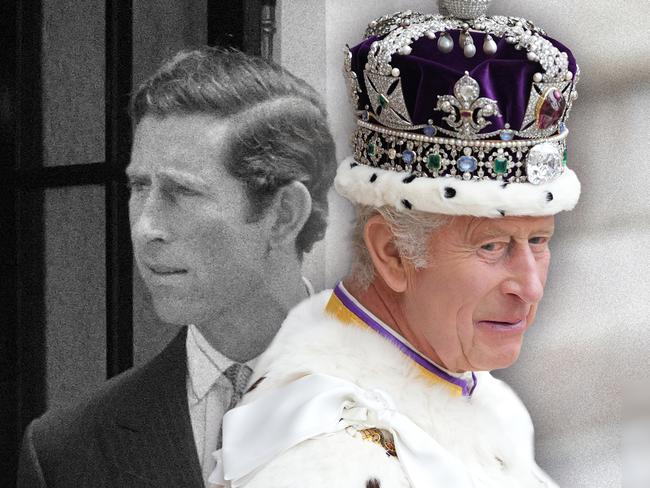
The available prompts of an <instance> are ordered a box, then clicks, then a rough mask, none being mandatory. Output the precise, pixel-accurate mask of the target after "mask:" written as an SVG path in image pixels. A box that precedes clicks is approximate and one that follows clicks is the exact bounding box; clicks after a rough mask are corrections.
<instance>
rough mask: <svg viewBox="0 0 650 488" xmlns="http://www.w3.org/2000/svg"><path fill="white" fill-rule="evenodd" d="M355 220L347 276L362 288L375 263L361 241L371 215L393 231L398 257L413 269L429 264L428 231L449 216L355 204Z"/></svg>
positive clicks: (364, 286) (369, 281)
mask: <svg viewBox="0 0 650 488" xmlns="http://www.w3.org/2000/svg"><path fill="white" fill-rule="evenodd" d="M356 212H357V219H356V222H355V226H354V230H353V232H352V248H353V253H354V254H353V259H352V271H351V276H350V278H351V279H352V281H354V283H355V284H356V285H357V286H358V287H360V288H361V289H362V290H365V289H367V288H368V287H369V286H370V284H371V283H372V281H373V280H374V278H375V266H374V264H373V262H372V258H371V257H370V253H369V252H368V248H367V246H366V243H365V240H364V237H363V236H364V229H365V227H366V224H367V223H368V221H369V220H370V218H371V217H373V216H374V215H381V216H382V217H383V219H384V220H385V221H386V223H387V224H388V226H389V227H390V229H391V232H392V233H393V236H394V239H395V241H394V242H395V246H396V247H397V250H398V251H399V253H400V256H401V257H402V258H403V259H405V260H407V261H409V262H410V263H411V264H412V265H413V267H414V268H415V269H422V268H425V267H426V266H427V265H428V264H429V259H428V257H429V256H428V254H429V253H428V245H427V244H428V241H429V238H430V237H431V233H432V232H433V231H435V230H436V229H439V228H440V227H442V226H444V225H446V224H448V223H449V222H450V221H451V219H452V217H450V216H448V215H441V214H433V213H429V212H422V211H418V210H409V211H404V210H397V209H396V208H395V207H393V206H389V205H384V206H382V207H371V206H367V205H356Z"/></svg>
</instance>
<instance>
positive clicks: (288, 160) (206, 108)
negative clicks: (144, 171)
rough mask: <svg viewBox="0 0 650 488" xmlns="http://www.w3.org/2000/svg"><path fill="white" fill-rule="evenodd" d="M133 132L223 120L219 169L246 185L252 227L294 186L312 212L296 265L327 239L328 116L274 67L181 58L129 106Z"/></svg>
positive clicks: (232, 53)
mask: <svg viewBox="0 0 650 488" xmlns="http://www.w3.org/2000/svg"><path fill="white" fill-rule="evenodd" d="M130 109H131V117H132V119H133V122H134V127H137V124H138V123H139V122H140V121H141V120H142V118H143V117H145V116H154V117H166V116H169V115H191V114H206V115H210V116H213V117H215V118H217V119H225V120H228V123H229V124H228V127H229V135H228V137H226V140H224V155H225V157H224V161H225V165H226V169H227V170H228V172H229V173H230V174H231V175H233V176H234V177H236V178H239V179H240V180H242V181H244V182H245V184H246V188H247V193H248V197H249V200H250V203H251V213H250V219H251V221H255V220H257V219H259V218H260V217H262V215H263V214H264V211H265V209H266V208H267V206H268V204H269V202H270V201H271V199H272V198H273V197H274V195H275V194H276V192H277V190H278V189H279V188H281V187H282V186H283V185H286V184H289V183H291V182H292V181H299V182H301V183H303V184H304V185H305V187H307V189H308V190H309V193H310V194H311V198H312V211H311V215H310V216H309V219H308V220H307V222H306V224H305V226H304V227H303V229H302V231H301V232H300V234H299V235H298V238H297V240H296V251H297V252H298V255H299V256H300V257H302V255H303V253H305V252H309V250H311V248H312V245H313V244H314V243H315V242H318V241H319V240H321V239H322V238H323V236H324V235H325V227H326V223H327V192H328V190H329V188H330V186H331V185H332V181H333V179H334V173H335V171H336V155H335V146H334V140H333V139H332V135H331V133H330V131H329V127H328V124H327V112H326V110H325V107H324V105H323V102H322V101H321V99H320V97H319V95H318V94H317V93H316V91H315V90H314V89H313V88H312V87H311V86H309V85H308V84H307V83H306V82H304V81H303V80H301V79H300V78H297V77H296V76H294V75H292V74H291V73H289V72H288V71H287V70H285V69H283V68H282V67H280V66H279V65H277V64H275V63H273V62H270V61H266V60H264V59H262V58H259V57H254V56H249V55H247V54H244V53H242V52H239V51H236V50H225V49H220V48H211V47H206V48H202V49H197V50H191V51H181V52H179V53H177V54H176V55H175V56H174V57H173V58H172V59H170V60H169V61H168V62H166V63H165V64H164V65H163V66H162V67H161V68H160V69H159V70H158V71H157V72H156V73H154V74H153V75H152V76H151V77H150V78H149V79H147V80H146V81H145V82H144V83H142V84H141V85H140V86H139V87H138V89H137V90H136V91H135V93H134V94H133V96H132V98H131V107H130Z"/></svg>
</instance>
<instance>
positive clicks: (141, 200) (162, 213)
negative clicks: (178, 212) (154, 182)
mask: <svg viewBox="0 0 650 488" xmlns="http://www.w3.org/2000/svg"><path fill="white" fill-rule="evenodd" d="M165 208H166V207H165V202H164V199H163V198H162V195H161V193H160V191H158V190H157V189H151V190H150V191H148V192H147V194H146V196H145V195H141V196H140V197H136V198H135V199H134V200H132V203H131V219H132V221H131V234H132V237H133V240H134V241H136V240H139V241H141V242H155V241H158V242H165V241H168V240H170V238H171V235H170V231H169V218H168V216H167V215H166V210H165Z"/></svg>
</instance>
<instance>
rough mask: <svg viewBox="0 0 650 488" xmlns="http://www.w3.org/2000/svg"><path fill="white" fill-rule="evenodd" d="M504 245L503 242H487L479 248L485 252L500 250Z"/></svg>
mask: <svg viewBox="0 0 650 488" xmlns="http://www.w3.org/2000/svg"><path fill="white" fill-rule="evenodd" d="M505 245H506V244H505V243H503V242H488V243H487V244H483V245H482V246H481V249H482V250H484V251H487V252H498V251H502V250H503V248H504V246H505Z"/></svg>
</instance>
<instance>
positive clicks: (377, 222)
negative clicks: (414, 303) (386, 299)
mask: <svg viewBox="0 0 650 488" xmlns="http://www.w3.org/2000/svg"><path fill="white" fill-rule="evenodd" d="M363 239H364V241H365V243H366V247H367V248H368V252H369V253H370V258H371V259H372V262H373V264H374V266H375V272H376V273H377V274H378V275H379V276H380V277H381V278H382V279H383V280H384V282H385V283H386V285H387V286H388V287H389V288H390V289H392V290H393V291H394V292H396V293H402V292H404V291H406V288H407V279H408V278H407V275H408V273H407V270H406V266H405V261H404V260H403V259H402V256H400V253H399V250H398V249H397V246H395V236H394V235H393V232H392V230H391V229H390V226H389V225H388V223H387V222H386V220H384V217H382V216H381V215H379V214H377V215H373V216H372V217H370V219H368V222H367V223H366V227H365V228H364V231H363Z"/></svg>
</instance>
